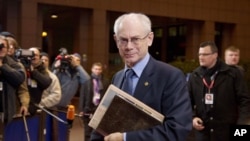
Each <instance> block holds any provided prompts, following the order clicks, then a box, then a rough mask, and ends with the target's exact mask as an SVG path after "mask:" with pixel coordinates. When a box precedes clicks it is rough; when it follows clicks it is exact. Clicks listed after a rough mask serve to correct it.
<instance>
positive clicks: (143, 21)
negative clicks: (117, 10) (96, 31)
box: [114, 13, 152, 34]
mask: <svg viewBox="0 0 250 141" xmlns="http://www.w3.org/2000/svg"><path fill="white" fill-rule="evenodd" d="M127 17H129V18H133V19H137V20H138V21H139V22H141V24H143V25H144V26H143V27H144V28H145V30H146V31H147V32H150V31H151V25H152V23H151V20H150V19H149V17H148V16H146V15H145V14H142V13H126V14H123V15H121V16H120V17H118V18H117V19H116V21H115V24H114V33H115V34H117V32H118V31H119V28H121V27H122V26H123V21H124V19H126V18H127Z"/></svg>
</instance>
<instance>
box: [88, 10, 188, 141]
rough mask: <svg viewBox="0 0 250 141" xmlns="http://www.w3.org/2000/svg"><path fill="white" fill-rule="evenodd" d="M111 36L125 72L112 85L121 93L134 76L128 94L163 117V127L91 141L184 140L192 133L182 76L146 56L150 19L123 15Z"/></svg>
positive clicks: (97, 137)
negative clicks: (128, 80)
mask: <svg viewBox="0 0 250 141" xmlns="http://www.w3.org/2000/svg"><path fill="white" fill-rule="evenodd" d="M114 32H115V34H114V39H115V41H116V44H117V47H118V50H119V53H120V56H121V57H122V59H123V60H124V62H125V68H124V69H123V70H121V71H119V72H117V73H116V74H115V75H114V77H113V80H112V83H113V84H114V85H116V86H117V87H119V88H121V89H123V83H124V81H125V80H124V76H125V75H126V74H125V73H126V72H127V70H130V72H132V74H133V75H132V76H131V79H132V81H130V83H129V85H130V88H131V90H130V91H129V92H128V93H129V94H131V95H133V96H134V97H135V98H137V99H138V100H140V101H142V102H143V103H145V104H147V105H148V106H150V107H152V108H153V109H155V110H157V111H158V112H160V113H162V114H163V115H164V116H165V120H164V122H163V124H161V125H158V126H154V127H152V128H149V129H144V130H138V131H127V132H124V133H121V132H115V133H111V134H109V135H107V136H105V137H102V136H100V135H99V134H98V133H97V132H93V133H92V136H91V140H92V141H102V140H105V141H170V140H171V141H184V140H186V137H187V135H188V133H189V131H191V129H192V108H191V104H190V99H189V94H188V90H187V86H186V80H185V76H184V74H183V73H182V72H181V71H180V70H179V69H177V68H175V67H173V66H170V65H168V64H166V63H163V62H160V61H157V60H155V59H154V58H153V57H151V56H150V54H149V53H148V47H149V46H151V45H152V43H153V38H154V33H153V32H152V31H151V21H150V19H149V18H148V17H147V16H146V15H144V14H141V13H128V14H124V15H122V16H120V17H119V18H118V19H117V20H116V21H115V24H114ZM125 79H127V78H125ZM124 108H126V107H124ZM110 122H112V121H110ZM123 122H126V121H123Z"/></svg>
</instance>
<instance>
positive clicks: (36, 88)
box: [27, 63, 52, 115]
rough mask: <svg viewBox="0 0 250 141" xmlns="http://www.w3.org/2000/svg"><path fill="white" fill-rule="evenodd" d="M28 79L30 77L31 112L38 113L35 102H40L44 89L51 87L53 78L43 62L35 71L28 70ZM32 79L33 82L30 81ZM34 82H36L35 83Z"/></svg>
mask: <svg viewBox="0 0 250 141" xmlns="http://www.w3.org/2000/svg"><path fill="white" fill-rule="evenodd" d="M28 73H29V74H27V79H28V89H29V93H30V105H29V112H30V114H32V115H33V114H35V113H36V109H37V108H36V107H35V106H34V103H35V104H39V103H40V101H41V98H42V93H43V91H44V90H45V89H46V88H48V87H49V85H50V83H51V82H52V79H51V78H50V76H49V74H48V72H47V71H46V69H45V67H44V65H43V63H41V64H40V65H39V66H37V67H35V68H34V70H33V71H31V72H28ZM30 80H32V82H30ZM33 82H34V84H35V85H34V84H33Z"/></svg>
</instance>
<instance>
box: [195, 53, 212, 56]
mask: <svg viewBox="0 0 250 141" xmlns="http://www.w3.org/2000/svg"><path fill="white" fill-rule="evenodd" d="M212 54H214V53H198V56H209V55H212Z"/></svg>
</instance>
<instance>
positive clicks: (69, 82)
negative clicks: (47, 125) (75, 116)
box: [52, 48, 90, 141]
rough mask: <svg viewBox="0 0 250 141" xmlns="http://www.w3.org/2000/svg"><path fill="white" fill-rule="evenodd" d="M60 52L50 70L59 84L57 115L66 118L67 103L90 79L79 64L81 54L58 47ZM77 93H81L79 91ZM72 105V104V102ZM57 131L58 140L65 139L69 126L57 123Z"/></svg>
mask: <svg viewBox="0 0 250 141" xmlns="http://www.w3.org/2000/svg"><path fill="white" fill-rule="evenodd" d="M60 52H61V53H60V54H59V55H58V56H57V57H56V60H55V62H53V64H52V72H53V73H55V75H56V76H57V78H58V79H59V82H60V85H61V91H62V95H61V100H60V101H59V103H58V104H57V105H56V108H57V109H58V110H59V111H62V112H59V113H58V116H59V117H60V118H61V119H63V120H67V116H66V111H67V109H68V105H70V104H71V101H72V99H73V97H74V96H75V95H76V94H77V93H78V92H79V91H78V90H79V89H80V87H81V86H82V85H83V84H84V83H85V82H86V81H87V80H89V79H90V76H89V74H88V73H87V72H86V71H85V69H84V68H83V67H82V65H81V56H80V55H79V54H78V53H74V54H68V52H67V50H66V49H65V48H62V49H60ZM79 95H82V94H81V92H80V94H79ZM73 105H74V104H73ZM58 128H59V130H60V131H59V133H60V135H58V140H59V141H66V140H67V137H65V135H67V134H68V130H69V128H70V127H67V126H65V124H64V123H59V125H58Z"/></svg>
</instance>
